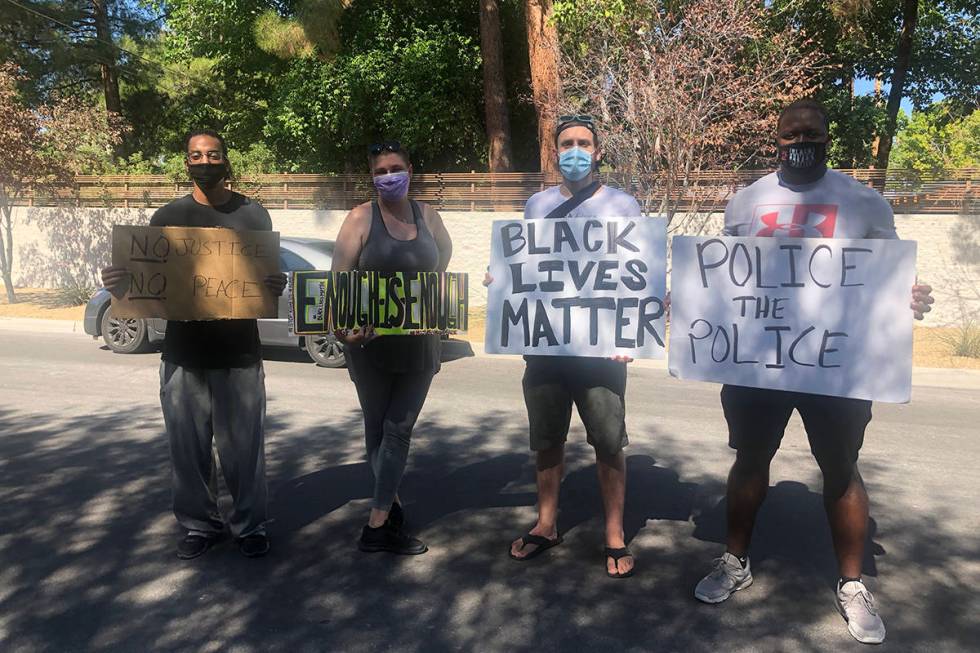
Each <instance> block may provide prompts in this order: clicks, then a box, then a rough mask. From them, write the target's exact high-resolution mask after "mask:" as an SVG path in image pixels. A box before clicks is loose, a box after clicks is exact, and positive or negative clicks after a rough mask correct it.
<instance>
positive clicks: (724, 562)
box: [694, 551, 752, 603]
mask: <svg viewBox="0 0 980 653" xmlns="http://www.w3.org/2000/svg"><path fill="white" fill-rule="evenodd" d="M751 584H752V569H751V565H750V564H749V561H748V558H746V560H745V567H744V568H743V567H742V563H741V562H740V561H739V559H738V558H736V557H735V556H733V555H732V554H731V553H728V552H727V551H726V552H725V554H724V555H723V556H721V557H720V558H715V568H714V569H712V570H711V573H710V574H708V575H707V576H705V577H704V578H702V579H701V582H700V583H698V586H697V587H695V588H694V598H696V599H697V600H699V601H704V602H705V603H721V602H722V601H724V600H725V599H727V598H728V597H729V596H731V595H732V592H737V591H739V590H744V589H745V588H746V587H748V586H749V585H751Z"/></svg>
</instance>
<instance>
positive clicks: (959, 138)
mask: <svg viewBox="0 0 980 653" xmlns="http://www.w3.org/2000/svg"><path fill="white" fill-rule="evenodd" d="M898 124H899V129H898V132H897V133H896V136H895V149H894V150H893V151H892V157H891V165H892V167H895V168H911V169H913V170H919V171H921V172H931V173H943V172H947V171H949V170H955V169H956V168H976V167H980V109H978V110H974V111H973V112H971V113H970V114H968V115H966V116H959V115H958V114H957V112H956V111H955V110H954V109H953V103H951V102H939V103H936V104H935V105H933V106H931V107H929V108H928V109H926V110H923V111H913V112H912V115H911V116H908V115H906V114H905V112H904V111H903V112H902V113H901V114H899V122H898Z"/></svg>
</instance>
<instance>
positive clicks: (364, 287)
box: [289, 270, 469, 335]
mask: <svg viewBox="0 0 980 653" xmlns="http://www.w3.org/2000/svg"><path fill="white" fill-rule="evenodd" d="M468 281H469V275H467V274H465V273H457V272H369V271H368V272H365V271H357V270H354V271H350V272H326V271H323V270H311V271H302V272H293V273H292V274H291V275H290V284H289V324H290V329H291V330H292V332H293V333H295V334H298V335H312V334H318V333H332V332H333V331H335V330H338V329H340V330H350V329H360V328H363V327H365V326H373V327H374V330H375V332H376V333H378V334H379V335H414V334H422V333H459V332H461V331H466V330H467V329H468V328H469V286H468Z"/></svg>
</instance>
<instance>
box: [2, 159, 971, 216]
mask: <svg viewBox="0 0 980 653" xmlns="http://www.w3.org/2000/svg"><path fill="white" fill-rule="evenodd" d="M768 172H769V171H766V170H758V171H756V170H750V171H739V172H729V171H704V172H701V173H698V174H697V175H696V176H695V177H694V178H692V179H691V180H689V181H690V183H689V184H688V185H687V186H682V187H678V188H669V187H667V186H664V185H663V183H662V182H659V181H658V180H657V179H656V178H653V177H645V178H640V177H630V176H626V175H618V174H615V173H613V174H609V175H606V176H605V180H606V181H607V182H608V183H610V184H612V185H614V186H617V187H619V188H623V189H625V190H627V191H628V192H632V193H634V194H635V195H637V197H638V199H640V200H641V202H642V201H644V200H647V204H646V206H647V207H648V209H649V210H651V211H655V210H657V208H658V207H659V206H660V203H661V201H662V200H663V199H664V197H669V202H670V204H671V206H673V207H676V208H678V209H680V210H684V209H688V208H691V207H696V208H697V209H698V210H701V211H706V210H722V209H723V208H724V206H725V204H726V203H727V201H728V199H729V198H730V197H731V195H732V194H734V192H735V191H737V190H738V189H740V188H744V187H745V186H747V185H748V184H750V183H752V182H753V181H755V180H757V179H759V178H760V177H762V176H763V175H765V174H767V173H768ZM841 172H844V173H847V174H849V175H851V176H853V177H854V178H856V179H857V180H858V181H860V182H861V183H863V184H867V185H869V186H872V187H874V188H876V189H877V190H879V191H880V192H881V193H882V194H883V195H884V196H885V197H886V198H887V199H888V200H889V201H890V202H891V203H892V205H893V206H894V207H895V210H896V212H903V213H910V212H911V213H957V212H961V211H978V210H980V168H967V169H961V170H955V171H952V172H949V173H946V174H944V175H928V174H923V173H919V172H916V171H913V170H888V171H885V170H868V169H856V170H842V171H841ZM557 181H558V180H557V178H556V177H551V176H547V175H544V174H542V173H436V174H420V175H415V176H414V177H413V179H412V190H411V194H412V197H414V198H416V199H418V200H421V201H425V202H429V203H431V204H433V205H434V206H435V207H436V208H438V209H441V210H446V211H520V210H522V209H523V207H524V202H525V201H526V200H527V198H528V197H530V196H531V195H532V194H534V193H536V192H538V191H539V190H543V189H544V188H547V187H548V186H549V185H553V184H555V183H557ZM232 188H234V189H235V190H238V191H240V192H243V193H245V194H247V195H249V196H250V197H254V198H256V199H257V200H258V201H260V202H261V203H262V204H263V205H264V206H266V207H267V208H270V209H350V208H351V207H353V206H355V205H356V204H358V203H360V202H363V201H365V200H367V199H369V198H370V197H372V196H373V194H374V193H373V187H372V185H371V179H370V177H369V176H368V175H347V174H340V175H304V174H289V175H258V176H252V177H242V178H240V179H237V180H236V181H235V182H234V183H233V184H232ZM190 190H191V184H190V182H189V181H177V182H175V181H174V180H173V179H171V178H169V177H165V176H152V175H144V176H121V175H120V176H79V177H77V178H76V180H75V184H74V185H73V186H71V187H66V188H64V189H62V190H61V191H59V192H57V193H46V194H43V195H42V194H34V193H28V194H27V195H26V196H24V197H23V198H22V199H21V201H20V203H21V204H24V205H28V206H52V205H64V204H74V205H76V206H99V207H156V206H161V205H163V204H166V203H167V202H169V201H171V200H173V199H175V198H177V197H180V196H182V195H185V194H187V193H189V192H190Z"/></svg>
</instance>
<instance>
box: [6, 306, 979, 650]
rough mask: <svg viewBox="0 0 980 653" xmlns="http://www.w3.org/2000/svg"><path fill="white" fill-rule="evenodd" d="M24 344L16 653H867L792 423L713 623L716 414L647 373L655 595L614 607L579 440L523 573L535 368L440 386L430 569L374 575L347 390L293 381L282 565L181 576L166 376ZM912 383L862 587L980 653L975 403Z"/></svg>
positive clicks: (875, 442) (280, 442) (620, 597)
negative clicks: (523, 382)
mask: <svg viewBox="0 0 980 653" xmlns="http://www.w3.org/2000/svg"><path fill="white" fill-rule="evenodd" d="M22 324H23V325H27V326H18V323H17V322H16V321H13V320H6V321H4V324H3V325H0V507H2V510H0V650H2V651H31V652H34V651H90V650H91V651H156V650H193V651H280V650H281V651H291V652H292V651H387V650H393V651H442V650H461V651H559V650H561V651H578V650H583V651H585V650H588V651H685V653H689V652H694V651H716V650H724V651H756V650H758V651H829V650H834V651H837V650H843V651H848V650H858V649H861V648H863V647H862V645H860V644H858V643H856V642H854V641H853V640H851V638H850V637H849V635H848V634H847V632H846V629H845V626H844V623H843V620H842V619H841V618H840V617H839V616H838V614H837V613H836V610H835V608H834V604H833V584H834V581H835V579H836V565H835V561H834V556H833V552H832V548H831V543H830V535H829V531H828V528H827V525H826V520H825V517H824V514H823V507H822V500H821V496H820V488H821V484H820V478H819V472H818V470H817V467H816V464H815V463H814V462H813V460H812V458H811V457H810V454H809V449H808V447H807V444H806V439H805V436H804V434H803V432H802V429H801V426H800V422H799V419H798V418H795V417H794V419H793V421H792V423H791V427H790V429H789V430H788V432H787V435H786V438H785V440H784V444H783V447H782V449H781V451H780V453H779V455H778V456H777V458H776V461H775V463H774V466H773V473H772V483H773V487H772V488H771V491H770V493H769V498H768V500H767V502H766V504H765V506H764V507H763V510H762V513H761V514H760V517H759V521H758V524H757V528H756V533H755V539H754V542H753V548H752V552H751V555H752V560H753V571H754V574H755V577H756V582H755V584H754V585H753V587H752V588H751V589H749V590H747V591H745V592H740V593H739V594H737V595H736V596H734V597H733V598H732V599H731V600H729V601H728V602H726V603H724V604H721V605H718V606H707V605H702V604H700V603H698V602H697V601H695V600H694V598H693V596H692V590H693V587H694V585H695V583H696V582H697V580H698V579H699V578H700V577H701V576H702V575H703V574H704V573H706V572H707V571H708V569H709V567H710V564H711V560H712V558H713V557H715V556H717V555H719V554H720V553H721V551H722V548H723V547H722V546H721V545H720V544H719V542H721V541H722V539H723V534H724V500H723V492H724V479H725V474H726V473H727V469H728V466H729V465H730V463H731V460H732V452H731V451H730V450H729V449H728V448H727V446H726V435H725V425H724V420H723V418H722V414H721V409H720V406H719V403H718V387H717V386H714V385H709V384H699V383H685V382H680V381H677V380H674V379H670V378H669V377H668V376H667V375H666V373H665V372H664V371H663V370H662V369H658V368H656V367H652V366H649V365H640V366H634V367H633V368H632V369H631V370H630V381H629V395H628V398H627V410H628V425H629V432H630V440H631V444H630V446H629V448H628V449H627V454H628V470H629V479H628V496H627V519H626V522H627V538H628V539H629V540H631V543H630V546H631V548H632V550H633V552H634V553H635V554H636V556H637V560H638V562H637V575H636V576H635V577H633V578H631V579H628V580H611V579H608V578H606V576H605V573H604V559H603V557H602V555H601V546H602V515H601V505H600V503H599V498H598V494H597V488H596V479H595V470H594V459H592V457H591V452H590V450H589V448H588V447H587V445H586V444H585V442H584V433H583V430H582V428H581V425H580V424H579V423H578V422H577V418H576V419H575V422H574V423H575V426H574V427H573V429H572V433H571V436H570V445H569V449H568V463H569V464H568V467H567V476H566V479H565V482H564V485H563V488H562V515H561V523H560V528H561V530H562V531H563V533H564V534H565V543H564V544H563V545H562V546H560V547H558V548H556V549H554V550H552V551H551V552H549V553H548V554H546V555H544V556H541V557H540V558H538V559H536V560H534V561H532V562H528V563H518V562H514V561H512V560H510V559H509V558H508V557H507V554H506V552H507V547H508V544H509V542H510V541H511V540H512V539H513V538H514V537H516V536H518V535H519V534H520V533H521V532H523V530H524V529H526V528H527V527H529V526H530V525H531V524H532V523H533V517H534V508H533V506H534V502H535V495H534V481H533V478H534V477H533V467H532V465H531V458H530V456H529V455H528V451H527V443H526V416H525V413H524V407H523V402H522V399H521V393H520V378H521V372H522V363H521V362H520V361H519V360H514V359H501V358H487V357H479V358H467V359H463V360H458V361H454V362H451V363H447V364H445V365H444V367H443V371H442V372H441V373H440V374H439V375H438V376H437V378H436V381H435V383H434V384H433V387H432V391H431V393H430V395H429V401H428V403H427V405H426V409H425V411H424V413H423V416H422V419H421V420H420V422H419V424H418V427H417V430H416V441H415V442H414V443H413V450H412V456H411V458H410V461H409V470H408V473H407V475H406V477H405V480H404V483H403V486H402V496H403V498H404V501H405V504H406V511H407V514H408V519H409V523H410V525H411V526H413V527H414V529H415V530H416V531H417V532H418V534H419V535H420V536H421V537H422V538H423V539H425V540H426V542H427V543H428V544H429V546H430V551H429V553H427V554H425V555H423V556H418V557H414V558H399V557H393V556H387V555H364V554H360V553H358V552H357V551H356V549H355V547H354V542H355V539H356V537H357V536H358V534H359V531H360V528H361V526H362V525H363V523H364V521H365V519H366V515H367V510H368V496H369V494H370V487H371V483H370V473H369V471H368V469H367V467H366V465H365V464H364V462H363V460H362V458H363V443H362V440H361V438H362V432H361V425H360V415H359V411H358V410H357V404H356V400H355V396H354V389H353V386H352V384H351V383H350V381H349V379H348V377H347V374H346V371H344V370H327V369H320V368H317V367H315V366H314V365H312V364H311V363H308V362H306V361H304V359H303V357H302V356H297V355H292V354H283V353H281V352H280V353H278V354H275V353H273V354H270V356H269V357H267V360H266V362H265V366H266V375H267V376H266V383H267V390H268V396H269V406H268V422H267V445H266V450H267V459H268V478H269V484H270V491H271V497H272V505H271V510H272V516H273V517H274V518H275V522H274V523H273V524H272V525H271V527H270V533H271V536H272V538H273V550H272V553H271V554H270V555H269V556H268V557H266V558H263V559H259V560H248V559H245V558H243V557H242V556H241V555H240V554H239V553H238V552H237V549H236V548H235V547H234V545H233V543H231V542H228V543H226V544H224V545H222V546H219V547H218V548H216V549H214V550H212V551H210V552H209V553H208V554H207V555H205V556H204V557H202V558H199V559H197V560H194V561H190V562H183V561H179V560H177V559H176V557H175V556H174V554H173V547H174V544H175V542H176V540H177V539H178V538H179V537H180V535H181V533H180V531H179V529H178V527H177V525H176V523H175V521H174V519H173V516H172V514H171V513H170V503H169V493H170V489H169V488H170V486H169V461H168V454H167V445H166V439H165V435H164V433H163V423H162V418H161V415H160V408H159V404H158V394H157V393H158V383H159V381H158V378H159V377H158V355H157V354H143V355H132V356H122V355H115V354H112V353H110V352H108V351H106V350H103V349H100V347H99V344H101V343H98V342H94V341H92V340H91V339H90V338H88V337H87V336H84V335H83V334H80V333H67V332H64V328H61V327H59V328H52V329H50V330H46V331H42V332H37V329H35V328H34V327H32V326H30V324H29V323H27V322H24V323H22ZM917 378H918V379H920V381H924V382H925V383H928V384H930V385H921V384H920V385H917V386H916V387H915V389H914V394H913V401H912V403H911V404H909V405H904V406H897V405H877V406H876V407H875V417H874V420H873V422H872V425H871V427H870V429H869V431H868V434H867V437H866V440H865V447H864V450H863V452H862V463H861V468H862V472H863V474H864V476H865V479H866V482H867V484H868V488H869V492H870V494H871V500H872V520H873V523H872V528H871V534H870V538H869V539H870V542H869V546H868V548H867V551H868V553H867V557H866V561H865V570H864V571H865V577H866V579H867V582H868V584H869V586H870V587H871V588H872V589H873V590H874V591H875V593H876V596H877V598H878V600H879V603H880V606H881V612H882V614H883V616H884V619H885V623H886V626H887V628H888V639H887V641H886V643H885V645H884V646H882V647H880V649H879V650H892V651H916V650H922V651H926V650H929V651H967V650H977V642H980V623H978V619H977V615H978V614H980V598H978V593H977V591H976V588H977V587H978V586H980V546H978V539H977V531H978V527H980V519H978V513H977V507H976V506H977V500H978V496H980V492H978V490H980V439H978V437H977V435H978V432H980V431H978V427H977V424H978V422H980V383H978V382H977V377H976V376H970V375H963V374H948V373H947V374H943V373H933V374H924V375H920V376H917ZM970 642H973V643H972V644H971V643H970Z"/></svg>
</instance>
